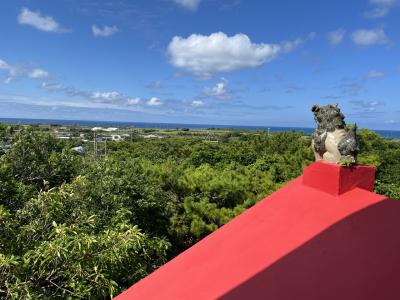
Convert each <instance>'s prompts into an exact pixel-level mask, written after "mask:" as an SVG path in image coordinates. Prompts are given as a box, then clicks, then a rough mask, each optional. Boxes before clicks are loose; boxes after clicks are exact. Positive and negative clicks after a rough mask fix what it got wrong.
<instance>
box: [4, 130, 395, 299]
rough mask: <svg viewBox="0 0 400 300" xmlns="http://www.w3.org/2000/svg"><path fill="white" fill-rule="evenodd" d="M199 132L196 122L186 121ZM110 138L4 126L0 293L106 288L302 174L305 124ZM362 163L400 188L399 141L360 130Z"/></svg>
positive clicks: (112, 291)
mask: <svg viewBox="0 0 400 300" xmlns="http://www.w3.org/2000/svg"><path fill="white" fill-rule="evenodd" d="M189 133H190V132H189ZM189 133H188V132H187V134H182V135H176V136H174V137H168V138H162V139H144V138H141V137H139V136H137V137H134V138H132V139H130V140H129V141H124V142H110V143H109V144H108V155H107V156H105V155H101V156H99V157H96V158H95V157H93V155H92V154H91V153H92V152H91V151H89V152H88V154H86V155H79V154H78V153H76V151H73V150H72V148H73V147H74V146H77V145H78V144H79V143H78V141H75V140H74V139H71V140H67V141H64V140H61V139H56V138H55V137H53V136H51V135H50V134H49V133H46V132H43V131H38V130H35V129H34V128H32V127H24V129H22V130H16V128H15V127H12V126H5V125H3V126H1V127H0V142H1V143H3V144H7V143H8V144H12V147H9V149H4V150H0V151H1V152H0V298H4V299H30V298H32V299H58V298H62V299H79V298H84V299H109V298H111V297H112V296H113V295H117V294H118V293H120V292H121V291H123V290H124V289H126V288H127V287H129V286H130V285H132V284H133V283H134V282H136V281H138V280H139V279H140V278H142V277H144V276H146V275H147V274H149V273H150V272H152V271H153V270H154V269H156V268H157V267H159V266H160V265H162V264H163V263H165V262H166V261H168V260H169V259H171V258H172V257H174V256H175V255H177V254H179V253H180V252H182V251H183V250H185V249H187V248H188V247H190V246H191V245H193V244H194V243H196V242H197V241H199V240H200V239H202V238H203V237H204V236H206V235H207V234H209V233H210V232H212V231H214V230H216V229H217V228H218V227H220V226H222V225H223V224H225V223H227V222H228V221H229V220H231V219H232V218H233V217H235V216H236V215H238V214H240V213H241V212H242V211H244V210H245V209H247V208H249V207H251V206H252V205H253V204H255V203H256V202H257V201H259V200H261V199H262V198H264V197H265V196H267V195H269V194H270V193H272V192H274V191H275V190H277V189H279V188H280V187H281V186H282V185H284V184H285V183H286V182H288V181H290V180H291V179H293V178H295V177H297V176H299V175H300V174H301V173H302V169H303V168H304V167H305V166H306V165H308V164H310V163H311V162H312V161H313V155H312V151H311V149H310V142H311V139H310V137H308V136H305V135H304V134H301V133H294V132H282V133H276V134H271V135H269V134H268V133H265V132H234V131H232V132H227V133H226V134H222V135H219V136H218V137H217V138H214V139H213V141H210V140H207V139H205V138H203V137H200V136H192V135H190V134H189ZM359 136H360V142H361V155H360V157H359V162H360V163H362V164H372V165H375V166H377V167H378V173H377V180H376V191H377V192H378V193H381V194H385V195H387V196H389V197H393V198H400V184H399V182H400V143H398V142H396V141H391V140H385V139H383V138H381V137H379V136H378V135H377V134H375V133H374V132H372V131H368V130H361V132H360V135H359Z"/></svg>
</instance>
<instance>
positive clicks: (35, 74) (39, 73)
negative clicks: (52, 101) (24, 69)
mask: <svg viewBox="0 0 400 300" xmlns="http://www.w3.org/2000/svg"><path fill="white" fill-rule="evenodd" d="M28 77H29V78H35V79H42V78H47V77H49V72H47V71H45V70H42V69H34V70H32V71H31V72H29V74H28Z"/></svg>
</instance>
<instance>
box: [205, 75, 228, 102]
mask: <svg viewBox="0 0 400 300" xmlns="http://www.w3.org/2000/svg"><path fill="white" fill-rule="evenodd" d="M228 85H229V82H228V80H226V79H225V78H221V79H220V80H219V81H218V82H217V83H216V84H215V86H213V87H212V88H205V89H204V95H205V96H207V97H212V98H216V99H219V100H229V99H231V98H232V93H231V91H230V89H229V87H228Z"/></svg>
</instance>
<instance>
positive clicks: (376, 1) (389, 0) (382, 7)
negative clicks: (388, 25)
mask: <svg viewBox="0 0 400 300" xmlns="http://www.w3.org/2000/svg"><path fill="white" fill-rule="evenodd" d="M397 3H398V0H370V1H369V4H370V6H372V9H371V10H369V11H367V12H366V13H365V17H367V18H381V17H384V16H386V15H387V14H388V13H389V12H390V10H391V9H392V8H393V7H394V6H395V5H396V4H397Z"/></svg>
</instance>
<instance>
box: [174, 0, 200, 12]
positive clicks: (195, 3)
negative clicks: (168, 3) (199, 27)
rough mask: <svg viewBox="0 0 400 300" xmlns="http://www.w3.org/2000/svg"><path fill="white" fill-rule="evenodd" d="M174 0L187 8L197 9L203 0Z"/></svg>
mask: <svg viewBox="0 0 400 300" xmlns="http://www.w3.org/2000/svg"><path fill="white" fill-rule="evenodd" d="M174 2H175V3H176V4H178V5H180V6H182V7H183V8H185V9H188V10H192V11H195V10H196V9H197V8H198V7H199V4H200V2H201V0H174Z"/></svg>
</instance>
